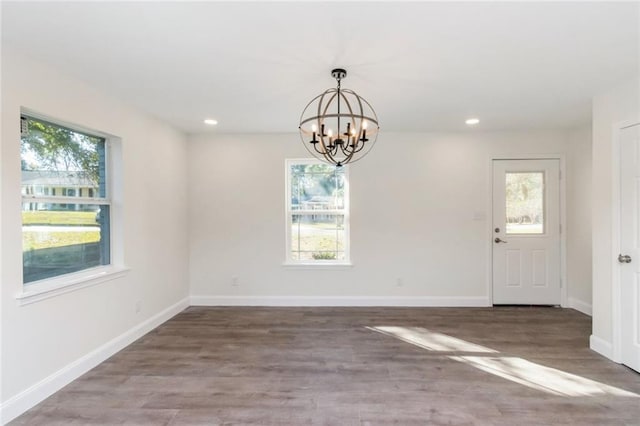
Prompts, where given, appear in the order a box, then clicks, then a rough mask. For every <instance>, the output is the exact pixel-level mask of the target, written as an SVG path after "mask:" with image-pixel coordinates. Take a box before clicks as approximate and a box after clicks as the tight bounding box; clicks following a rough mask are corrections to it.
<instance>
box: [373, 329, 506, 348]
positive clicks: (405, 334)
mask: <svg viewBox="0 0 640 426" xmlns="http://www.w3.org/2000/svg"><path fill="white" fill-rule="evenodd" d="M367 328H368V329H369V330H373V331H377V332H378V333H382V334H386V335H387V336H391V337H395V338H396V339H400V340H402V341H404V342H407V343H411V344H412V345H415V346H418V347H421V348H423V349H427V350H429V351H438V352H474V353H498V351H495V350H493V349H489V348H486V347H484V346H480V345H476V344H474V343H471V342H467V341H466V340H462V339H458V338H456V337H452V336H448V335H446V334H441V333H436V332H433V331H429V330H427V329H426V328H422V327H391V326H381V327H367Z"/></svg>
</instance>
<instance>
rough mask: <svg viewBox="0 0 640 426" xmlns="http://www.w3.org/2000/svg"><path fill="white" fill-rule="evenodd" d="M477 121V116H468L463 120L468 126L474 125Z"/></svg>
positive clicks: (478, 120)
mask: <svg viewBox="0 0 640 426" xmlns="http://www.w3.org/2000/svg"><path fill="white" fill-rule="evenodd" d="M479 122H480V119H478V118H469V119H468V120H467V121H465V123H467V124H468V125H469V126H473V125H476V124H478V123H479Z"/></svg>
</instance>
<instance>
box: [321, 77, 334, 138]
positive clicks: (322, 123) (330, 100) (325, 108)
mask: <svg viewBox="0 0 640 426" xmlns="http://www.w3.org/2000/svg"><path fill="white" fill-rule="evenodd" d="M330 92H332V93H333V95H331V98H329V100H328V101H327V103H326V105H325V106H324V110H323V111H322V113H321V112H320V111H321V109H322V100H323V99H324V95H326V94H328V93H330ZM336 95H337V94H336V93H335V89H329V90H325V92H324V93H323V96H322V98H320V101H319V102H318V119H320V118H322V122H321V123H318V124H320V125H324V118H326V117H327V110H328V109H329V107H330V106H331V102H333V100H334V99H335V98H336ZM318 127H320V126H318ZM325 136H326V135H325V134H324V132H323V131H321V132H320V140H321V141H322V143H323V144H324V138H325ZM329 145H331V138H329Z"/></svg>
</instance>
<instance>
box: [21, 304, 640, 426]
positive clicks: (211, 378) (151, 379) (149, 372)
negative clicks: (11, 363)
mask: <svg viewBox="0 0 640 426" xmlns="http://www.w3.org/2000/svg"><path fill="white" fill-rule="evenodd" d="M590 330H591V319H590V318H589V317H587V316H585V315H582V314H580V313H578V312H577V311H574V310H571V309H558V308H529V307H500V308H247V307H243V308H204V307H191V308H189V309H187V310H185V311H184V312H182V313H181V314H179V315H177V316H176V317H174V318H173V319H171V320H170V321H168V322H166V323H165V324H163V325H162V326H160V327H158V328H157V329H155V330H154V331H152V332H151V333H149V334H147V335H146V336H144V337H143V338H141V339H139V340H138V341H136V342H135V343H133V344H132V345H130V346H129V347H127V348H126V349H124V350H123V351H121V352H119V353H118V354H116V355H114V356H113V357H111V358H110V359H108V360H107V361H105V362H104V363H102V364H101V365H99V366H98V367H96V368H94V369H93V370H91V371H90V372H88V373H87V374H85V375H84V376H82V377H81V378H79V379H78V380H76V381H74V382H73V383H71V384H69V385H68V386H66V387H65V388H64V389H62V390H60V391H59V392H57V393H56V394H54V395H52V396H51V397H50V398H48V399H46V400H45V401H43V402H42V403H41V404H39V405H38V406H36V407H34V408H33V409H31V410H30V411H28V412H27V413H25V414H24V415H22V416H21V417H19V418H17V419H16V420H15V421H14V422H12V424H14V425H56V424H65V425H66V424H78V425H106V424H138V425H218V424H220V425H222V424H224V425H231V424H265V425H388V424H397V425H510V426H512V425H518V426H521V425H640V375H639V374H637V373H635V372H633V371H632V370H630V369H627V368H626V367H624V366H621V365H618V364H615V363H613V362H611V361H608V360H606V359H605V358H603V357H601V356H599V355H598V354H596V353H595V352H592V351H591V350H590V349H589V348H588V341H589V334H590Z"/></svg>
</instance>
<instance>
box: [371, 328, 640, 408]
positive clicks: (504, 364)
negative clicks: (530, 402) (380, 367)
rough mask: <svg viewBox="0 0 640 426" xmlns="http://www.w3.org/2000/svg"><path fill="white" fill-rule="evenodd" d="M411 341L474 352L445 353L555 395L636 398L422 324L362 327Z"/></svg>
mask: <svg viewBox="0 0 640 426" xmlns="http://www.w3.org/2000/svg"><path fill="white" fill-rule="evenodd" d="M366 328H367V329H369V330H371V331H375V332H377V333H381V334H384V335H386V336H390V337H393V338H396V339H398V340H401V341H403V342H406V343H409V344H411V345H414V346H417V347H420V348H422V349H426V350H428V351H434V352H465V353H467V354H468V353H473V354H475V355H463V354H459V355H453V354H449V355H446V357H447V358H449V359H451V360H454V361H458V362H462V363H465V364H467V365H470V366H472V367H474V368H477V369H479V370H482V371H484V372H486V373H490V374H493V375H496V376H498V377H502V378H503V379H507V380H510V381H512V382H514V383H519V384H521V385H523V386H527V387H529V388H532V389H536V390H539V391H542V392H545V393H549V394H552V395H557V396H568V397H580V396H603V395H611V396H620V397H631V398H640V395H638V394H636V393H633V392H629V391H626V390H624V389H620V388H617V387H614V386H610V385H607V384H604V383H600V382H597V381H595V380H591V379H587V378H584V377H581V376H577V375H575V374H571V373H567V372H565V371H562V370H557V369H555V368H550V367H545V366H544V365H540V364H536V363H534V362H531V361H527V360H526V359H523V358H519V357H511V356H500V355H496V354H499V352H498V351H496V350H494V349H491V348H487V347H485V346H481V345H477V344H475V343H471V342H467V341H465V340H462V339H458V338H456V337H452V336H449V335H446V334H442V333H436V332H433V331H429V330H427V329H426V328H422V327H397V326H377V327H366Z"/></svg>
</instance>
